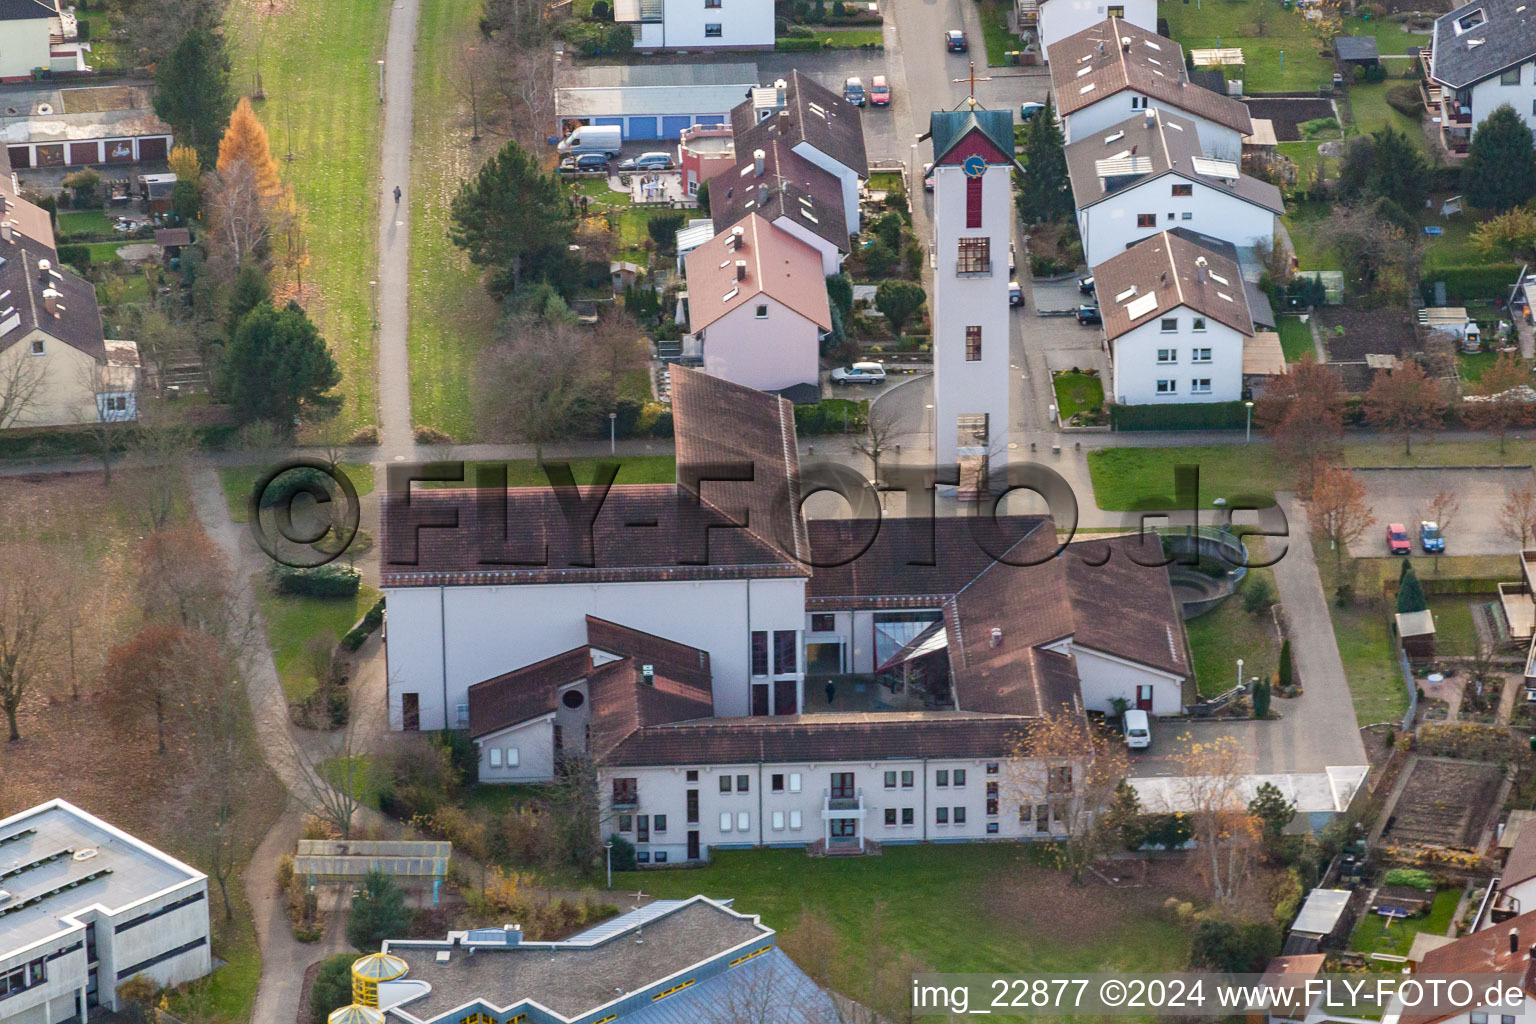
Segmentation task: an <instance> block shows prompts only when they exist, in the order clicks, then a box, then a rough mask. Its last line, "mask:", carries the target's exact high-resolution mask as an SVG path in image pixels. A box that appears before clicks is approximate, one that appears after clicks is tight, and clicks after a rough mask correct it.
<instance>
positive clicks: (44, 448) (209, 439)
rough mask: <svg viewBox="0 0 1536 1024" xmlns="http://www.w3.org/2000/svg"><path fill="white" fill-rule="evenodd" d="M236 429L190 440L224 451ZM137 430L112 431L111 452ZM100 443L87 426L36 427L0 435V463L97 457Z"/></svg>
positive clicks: (220, 428) (202, 430)
mask: <svg viewBox="0 0 1536 1024" xmlns="http://www.w3.org/2000/svg"><path fill="white" fill-rule="evenodd" d="M236 433H238V428H236V427H234V426H231V425H227V424H217V425H213V426H201V427H195V428H193V431H192V436H193V439H194V441H195V443H196V444H197V446H198V447H200V448H223V447H225V446H227V445H229V444H231V443H233V442H234V440H235V435H236ZM138 436H139V428H138V427H137V426H136V425H134V424H131V423H124V424H122V425H121V426H120V427H119V428H118V429H116V430H114V431H113V440H112V450H113V451H115V452H124V451H127V450H128V448H129V447H131V446H132V445H133V443H134V441H135V440H137V439H138ZM98 441H99V439H98V438H97V437H96V435H95V433H94V431H93V430H92V429H91V427H90V426H86V427H73V426H66V427H38V428H29V429H25V430H8V431H5V432H3V434H0V459H47V458H62V457H64V456H68V455H90V456H95V455H97V454H98V453H99V450H100V448H99V443H98Z"/></svg>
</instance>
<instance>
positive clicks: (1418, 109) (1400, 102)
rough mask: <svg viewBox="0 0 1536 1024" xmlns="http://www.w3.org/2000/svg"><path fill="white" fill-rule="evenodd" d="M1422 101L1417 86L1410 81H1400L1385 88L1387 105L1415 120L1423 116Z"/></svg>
mask: <svg viewBox="0 0 1536 1024" xmlns="http://www.w3.org/2000/svg"><path fill="white" fill-rule="evenodd" d="M1423 102H1424V101H1423V99H1422V98H1421V97H1420V96H1419V87H1418V86H1417V85H1414V84H1413V83H1411V82H1400V83H1398V84H1397V85H1394V86H1392V87H1391V88H1390V89H1388V90H1387V105H1388V106H1390V107H1391V108H1392V109H1393V110H1395V111H1397V112H1398V113H1399V114H1402V115H1403V116H1404V117H1411V118H1413V119H1414V120H1415V121H1417V120H1418V119H1419V118H1421V117H1423V116H1424V106H1423Z"/></svg>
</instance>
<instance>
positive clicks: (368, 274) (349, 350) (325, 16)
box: [228, 0, 450, 433]
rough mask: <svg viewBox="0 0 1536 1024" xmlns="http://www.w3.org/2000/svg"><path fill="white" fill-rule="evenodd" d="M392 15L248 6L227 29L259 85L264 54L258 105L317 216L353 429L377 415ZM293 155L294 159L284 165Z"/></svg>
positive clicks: (377, 7)
mask: <svg viewBox="0 0 1536 1024" xmlns="http://www.w3.org/2000/svg"><path fill="white" fill-rule="evenodd" d="M389 12H390V6H389V5H388V4H380V3H372V2H368V0H339V2H338V3H333V4H285V5H278V6H274V5H271V4H237V5H235V6H234V7H233V8H231V11H230V28H229V32H228V35H229V37H230V38H231V39H233V40H236V41H237V42H236V45H235V48H234V74H233V76H232V77H233V80H234V81H235V82H237V83H241V84H242V86H243V85H244V84H246V83H249V82H251V81H252V79H253V76H254V75H255V73H256V70H257V62H258V59H259V62H260V72H261V78H262V83H263V86H264V89H265V92H266V97H267V98H266V100H265V101H263V102H260V103H258V104H257V105H256V106H257V112H258V113H259V114H260V115H261V118H262V120H263V121H264V122H265V123H266V126H267V131H268V132H269V134H270V135H271V139H272V151H273V153H274V155H276V156H277V157H278V158H279V160H280V161H282V171H283V178H284V180H285V181H287V182H289V183H291V184H292V185H293V186H294V191H295V192H296V193H297V196H298V199H299V202H300V203H301V204H302V205H303V207H304V213H305V216H306V218H307V221H308V228H309V230H308V236H307V242H308V248H309V255H310V266H309V268H308V270H307V271H306V272H305V275H304V286H305V295H304V304H305V305H306V307H307V308H308V309H309V313H310V316H311V317H312V318H313V319H314V320H315V322H316V324H317V325H318V326H319V327H320V331H321V333H322V334H323V335H324V336H325V339H326V341H327V342H329V343H330V347H331V351H332V353H333V354H334V355H335V357H336V362H337V364H338V365H339V366H340V368H341V372H342V382H341V386H340V388H339V391H340V392H341V393H342V395H344V396H345V403H344V405H343V408H342V411H341V413H340V415H339V421H340V427H341V430H342V432H343V433H347V432H349V431H350V430H352V429H355V428H357V427H360V426H363V425H365V424H371V423H374V422H375V421H376V419H377V415H378V409H377V404H378V392H377V386H376V385H377V381H376V379H375V365H374V364H375V360H374V345H373V330H372V323H373V313H372V299H371V298H370V293H369V287H368V282H369V281H370V280H372V279H373V278H374V277H376V275H377V266H378V263H377V259H376V255H375V245H374V243H375V240H376V236H377V233H378V231H377V221H376V219H375V216H374V214H375V210H376V209H377V205H376V204H377V201H378V190H379V187H380V186H379V181H378V171H379V137H380V120H381V118H380V108H379V100H378V67H377V66H376V65H375V64H374V61H375V59H377V58H378V56H379V55H380V54H381V53H382V52H383V43H384V37H385V32H386V29H387V26H388V23H389ZM423 42H424V43H425V40H424V41H423ZM424 52H430V51H424ZM443 63H445V64H446V63H450V62H447V61H444V62H443ZM290 151H291V152H292V155H293V159H292V160H291V161H288V160H284V157H285V156H286V155H287V154H288V153H289V152H290ZM274 284H275V285H276V286H277V287H278V288H279V293H280V294H281V293H282V292H283V291H285V290H287V291H291V290H292V283H291V282H287V281H278V282H274Z"/></svg>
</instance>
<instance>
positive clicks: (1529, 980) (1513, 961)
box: [1398, 910, 1536, 1024]
mask: <svg viewBox="0 0 1536 1024" xmlns="http://www.w3.org/2000/svg"><path fill="white" fill-rule="evenodd" d="M1511 935H1513V936H1514V937H1515V942H1514V946H1515V951H1514V952H1510V949H1509V947H1510V936H1511ZM1533 944H1536V910H1533V911H1530V912H1529V913H1525V914H1521V915H1520V916H1518V917H1512V918H1510V919H1509V920H1508V921H1505V922H1503V923H1501V924H1499V925H1496V926H1494V927H1491V928H1484V929H1483V930H1482V931H1480V932H1473V933H1472V934H1470V935H1463V936H1462V937H1461V938H1459V939H1457V940H1456V941H1455V942H1451V943H1447V944H1446V945H1444V946H1441V947H1440V948H1439V949H1432V950H1430V951H1429V952H1428V953H1425V954H1424V959H1423V960H1420V961H1419V965H1418V968H1417V973H1419V974H1430V975H1449V974H1497V975H1501V976H1502V977H1503V979H1504V981H1505V982H1507V983H1513V984H1515V985H1516V986H1518V987H1519V988H1521V989H1522V990H1523V991H1525V992H1526V993H1536V959H1533V958H1532V957H1531V948H1532V946H1533ZM1453 1016H1456V1014H1454V1013H1443V1012H1442V1013H1404V1014H1403V1015H1402V1016H1401V1017H1399V1018H1398V1021H1399V1024H1434V1022H1436V1021H1442V1020H1446V1019H1448V1018H1450V1017H1453Z"/></svg>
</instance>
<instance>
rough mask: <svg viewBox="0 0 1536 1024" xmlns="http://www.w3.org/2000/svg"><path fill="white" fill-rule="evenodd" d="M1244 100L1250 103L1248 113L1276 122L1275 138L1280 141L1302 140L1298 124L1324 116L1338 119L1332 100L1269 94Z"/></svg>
mask: <svg viewBox="0 0 1536 1024" xmlns="http://www.w3.org/2000/svg"><path fill="white" fill-rule="evenodd" d="M1244 102H1246V103H1247V104H1248V113H1249V114H1250V115H1251V116H1253V117H1262V118H1266V119H1268V120H1269V121H1271V122H1273V123H1274V126H1275V139H1276V141H1278V142H1300V141H1301V140H1302V134H1301V129H1300V128H1299V127H1298V126H1299V125H1301V124H1303V123H1305V122H1307V121H1316V120H1318V119H1319V118H1324V117H1331V118H1334V119H1335V120H1337V119H1338V113H1337V112H1336V111H1335V110H1334V109H1333V101H1332V100H1324V99H1316V98H1311V99H1305V98H1300V97H1290V96H1268V97H1265V98H1263V99H1248V100H1245V101H1244Z"/></svg>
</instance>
